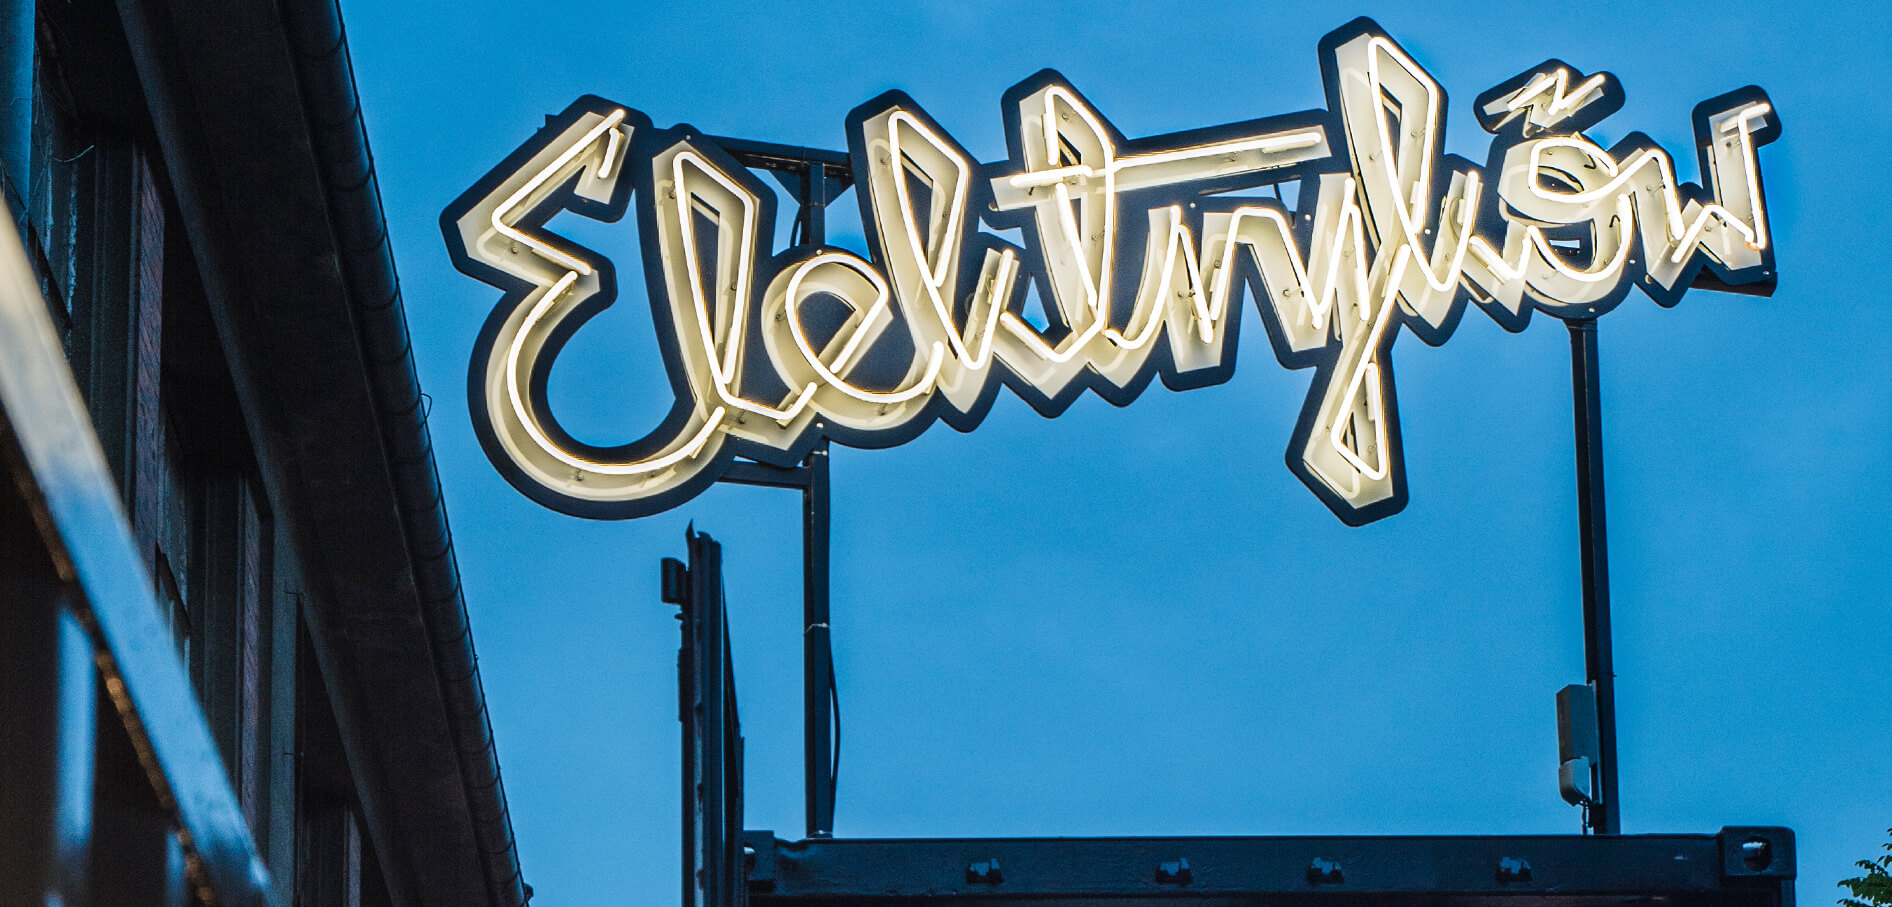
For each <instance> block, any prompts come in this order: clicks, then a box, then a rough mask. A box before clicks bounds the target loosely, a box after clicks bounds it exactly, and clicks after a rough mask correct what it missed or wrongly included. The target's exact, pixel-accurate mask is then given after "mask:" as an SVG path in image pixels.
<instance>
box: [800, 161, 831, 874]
mask: <svg viewBox="0 0 1892 907" xmlns="http://www.w3.org/2000/svg"><path fill="white" fill-rule="evenodd" d="M803 189H804V191H803V193H802V204H801V216H802V231H801V235H802V242H803V243H805V244H817V243H821V242H825V241H826V232H827V230H826V226H827V225H826V223H825V220H826V219H825V217H824V216H823V215H824V212H825V209H826V207H827V204H828V198H827V190H828V176H827V171H826V168H824V167H823V166H822V165H821V164H818V163H810V164H809V165H808V172H807V177H806V182H805V183H804V184H803ZM801 658H802V661H801V664H802V758H803V763H802V765H803V771H804V773H805V774H804V781H805V791H806V794H807V802H806V807H807V808H806V812H805V815H806V816H807V820H808V829H807V831H808V837H810V838H825V837H829V836H831V835H833V834H834V774H833V766H834V741H833V737H832V728H831V726H830V723H829V718H830V715H829V712H828V703H829V696H830V695H831V689H832V686H833V683H834V676H833V673H832V668H833V649H832V641H831V639H830V636H829V634H828V442H827V441H825V440H824V441H822V442H821V443H819V444H817V445H816V446H815V448H814V449H813V450H811V451H809V452H808V487H807V490H805V491H803V492H802V656H801Z"/></svg>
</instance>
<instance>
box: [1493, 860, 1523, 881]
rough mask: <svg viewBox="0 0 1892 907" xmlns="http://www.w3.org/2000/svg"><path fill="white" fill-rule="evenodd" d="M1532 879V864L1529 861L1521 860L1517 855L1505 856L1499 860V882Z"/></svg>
mask: <svg viewBox="0 0 1892 907" xmlns="http://www.w3.org/2000/svg"><path fill="white" fill-rule="evenodd" d="M1530 880H1531V864H1530V862H1529V861H1526V860H1520V859H1518V858H1517V857H1505V858H1504V859H1502V860H1499V861H1498V882H1499V884H1503V883H1506V882H1529V881H1530Z"/></svg>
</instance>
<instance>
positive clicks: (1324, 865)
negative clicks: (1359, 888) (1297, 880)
mask: <svg viewBox="0 0 1892 907" xmlns="http://www.w3.org/2000/svg"><path fill="white" fill-rule="evenodd" d="M1346 880H1347V877H1346V875H1345V874H1344V873H1342V872H1341V871H1340V864H1339V863H1336V862H1334V861H1332V860H1328V859H1324V858H1321V857H1315V858H1314V861H1313V862H1311V863H1309V864H1307V884H1309V885H1338V884H1340V883H1341V882H1344V881H1346Z"/></svg>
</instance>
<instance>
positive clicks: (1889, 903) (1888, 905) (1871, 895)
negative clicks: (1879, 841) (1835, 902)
mask: <svg viewBox="0 0 1892 907" xmlns="http://www.w3.org/2000/svg"><path fill="white" fill-rule="evenodd" d="M1886 834H1888V835H1892V828H1888V829H1886ZM1885 851H1886V854H1885V856H1882V857H1880V858H1878V859H1877V860H1860V861H1859V862H1858V863H1855V864H1854V865H1856V866H1858V867H1859V868H1860V869H1863V870H1865V871H1866V874H1865V875H1863V876H1860V877H1859V878H1856V879H1844V880H1841V882H1840V883H1839V885H1840V887H1841V888H1844V889H1846V890H1848V891H1851V892H1852V893H1853V896H1852V897H1850V898H1840V899H1839V902H1840V905H1841V907H1892V843H1888V844H1886V845H1885Z"/></svg>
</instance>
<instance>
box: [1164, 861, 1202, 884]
mask: <svg viewBox="0 0 1892 907" xmlns="http://www.w3.org/2000/svg"><path fill="white" fill-rule="evenodd" d="M1194 879H1195V876H1194V875H1192V874H1191V873H1190V872H1189V861H1188V860H1183V859H1177V860H1169V861H1166V862H1162V863H1158V864H1156V881H1157V882H1158V883H1161V884H1165V885H1187V884H1189V883H1190V882H1191V881H1194Z"/></svg>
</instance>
